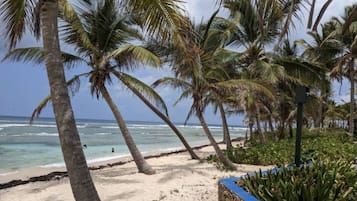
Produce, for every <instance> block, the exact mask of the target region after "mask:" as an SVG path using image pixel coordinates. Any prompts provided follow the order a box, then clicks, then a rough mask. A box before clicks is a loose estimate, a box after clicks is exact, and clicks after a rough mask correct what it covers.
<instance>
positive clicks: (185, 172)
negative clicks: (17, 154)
mask: <svg viewBox="0 0 357 201" xmlns="http://www.w3.org/2000/svg"><path fill="white" fill-rule="evenodd" d="M195 152H196V153H197V154H198V155H199V156H200V157H202V158H204V157H206V156H208V155H209V154H211V153H213V149H212V147H210V146H208V147H204V148H201V149H198V150H195ZM120 160H121V161H123V160H124V161H125V160H130V159H129V158H124V159H120ZM147 161H148V163H149V164H150V165H152V167H153V168H154V169H155V170H156V174H155V175H144V174H140V173H137V170H136V167H135V164H134V163H133V162H128V163H126V164H123V165H118V166H113V167H107V168H104V169H100V170H93V171H91V174H92V177H93V180H94V183H95V185H96V188H97V190H98V193H99V195H100V197H101V199H102V200H103V201H111V200H113V201H114V200H130V201H159V200H160V201H161V200H168V201H169V200H170V201H183V200H187V201H191V200H194V201H200V200H202V201H203V200H205V201H210V200H212V201H213V200H214V201H216V200H217V198H218V195H217V182H218V180H219V179H220V178H223V177H229V176H241V175H244V174H246V173H247V172H251V171H256V170H258V169H259V168H261V169H268V168H271V167H262V166H252V165H237V167H238V171H234V172H225V171H219V170H217V168H216V167H215V166H214V164H209V163H207V162H200V161H197V160H191V159H190V157H189V155H188V153H187V152H183V153H176V154H170V155H167V156H161V157H158V158H150V159H147ZM110 162H118V160H117V161H110ZM96 165H98V164H96ZM58 170H63V168H54V169H53V168H51V169H48V168H46V169H41V168H40V169H39V168H36V169H31V170H27V171H22V172H18V173H15V174H11V175H6V176H2V177H0V178H1V179H2V180H3V181H5V179H6V180H7V181H9V180H10V179H17V178H21V179H26V178H28V177H30V176H36V175H37V176H38V175H41V174H46V172H47V173H48V172H50V171H58ZM0 183H3V182H0ZM23 200H27V201H70V200H74V199H73V195H72V192H71V189H70V185H69V180H68V178H62V179H59V180H52V181H45V182H34V183H28V184H24V185H19V186H16V187H12V188H7V189H3V190H0V201H23Z"/></svg>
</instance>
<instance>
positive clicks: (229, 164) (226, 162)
mask: <svg viewBox="0 0 357 201" xmlns="http://www.w3.org/2000/svg"><path fill="white" fill-rule="evenodd" d="M196 113H197V117H198V120H199V121H200V123H201V126H202V128H203V130H204V132H205V133H206V135H207V138H208V140H209V141H210V143H211V145H212V146H213V148H214V150H215V152H216V154H217V156H218V158H219V160H220V161H221V162H222V163H223V165H224V166H225V167H228V168H229V169H232V170H236V169H237V167H236V166H235V165H234V164H233V163H232V161H230V160H229V159H228V158H227V157H226V156H225V155H224V154H223V152H222V150H221V149H220V148H219V146H218V145H217V142H216V140H215V139H214V138H213V136H212V134H211V131H210V130H209V128H208V126H207V123H206V121H205V119H204V117H203V115H202V112H201V111H196Z"/></svg>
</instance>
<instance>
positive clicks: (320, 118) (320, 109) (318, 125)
mask: <svg viewBox="0 0 357 201" xmlns="http://www.w3.org/2000/svg"><path fill="white" fill-rule="evenodd" d="M320 98H321V101H320V103H319V108H318V111H317V130H316V135H317V136H320V129H321V122H322V109H323V106H324V105H323V99H322V97H320Z"/></svg>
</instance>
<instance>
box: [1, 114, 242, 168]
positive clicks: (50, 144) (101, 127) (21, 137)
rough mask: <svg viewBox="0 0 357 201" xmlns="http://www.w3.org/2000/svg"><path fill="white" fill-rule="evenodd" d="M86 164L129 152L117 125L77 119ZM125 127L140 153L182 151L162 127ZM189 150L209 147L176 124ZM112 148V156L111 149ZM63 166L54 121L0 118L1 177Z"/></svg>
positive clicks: (236, 131) (217, 131) (193, 128)
mask: <svg viewBox="0 0 357 201" xmlns="http://www.w3.org/2000/svg"><path fill="white" fill-rule="evenodd" d="M76 121H77V128H78V131H79V133H80V138H81V142H82V144H83V145H84V144H85V145H86V147H87V148H85V149H84V153H85V155H86V159H87V161H88V162H89V163H90V162H98V161H104V160H109V159H114V158H119V157H123V156H128V155H129V151H128V149H127V147H126V145H125V142H124V140H123V138H122V136H121V133H120V131H119V128H118V125H117V124H116V123H115V122H114V121H111V120H89V119H77V120H76ZM127 126H128V129H129V131H130V132H131V135H132V136H133V138H134V140H135V142H136V144H137V146H138V148H139V150H140V151H141V152H143V153H145V152H152V151H169V150H176V149H180V148H183V146H182V145H181V142H180V141H179V139H178V138H177V137H176V135H175V134H174V133H173V132H172V131H171V130H170V128H169V127H168V126H167V125H165V124H163V123H155V122H140V121H138V122H136V121H129V122H127ZM176 126H177V128H178V129H179V130H180V131H181V132H182V134H183V135H184V136H185V138H186V140H187V141H188V142H189V144H190V145H191V146H197V145H202V144H208V143H209V142H208V139H207V137H206V135H205V134H204V132H203V130H202V128H201V126H199V125H186V126H185V125H182V124H176ZM210 129H211V131H212V133H213V135H214V136H215V138H216V140H218V141H221V140H222V127H221V126H217V125H210ZM230 132H231V137H232V138H236V137H244V136H245V133H246V128H245V127H239V126H234V127H230ZM113 148H114V153H112V149H113ZM56 166H64V162H63V158H62V153H61V147H60V144H59V139H58V133H57V128H56V124H55V120H54V119H53V118H39V119H37V120H36V121H35V123H34V124H33V125H29V118H26V117H8V116H6V117H5V116H0V174H6V172H11V171H16V170H18V169H23V168H26V167H44V168H45V167H56Z"/></svg>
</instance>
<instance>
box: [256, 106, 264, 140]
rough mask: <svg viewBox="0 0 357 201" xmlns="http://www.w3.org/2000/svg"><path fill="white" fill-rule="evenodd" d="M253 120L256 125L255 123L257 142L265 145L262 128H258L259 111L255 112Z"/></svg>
mask: <svg viewBox="0 0 357 201" xmlns="http://www.w3.org/2000/svg"><path fill="white" fill-rule="evenodd" d="M255 119H256V123H257V131H258V135H259V141H260V144H265V143H266V140H265V135H264V133H263V132H262V128H261V126H260V115H259V111H256V112H255Z"/></svg>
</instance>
